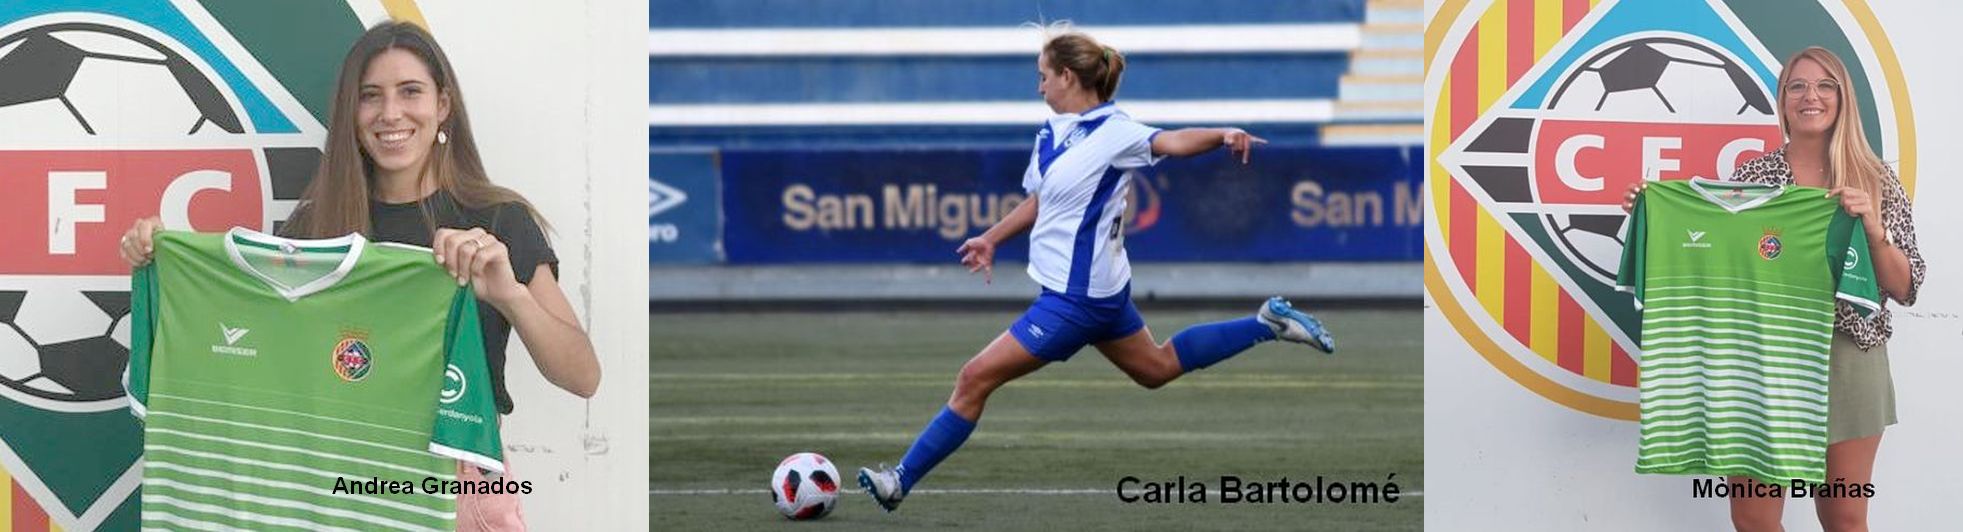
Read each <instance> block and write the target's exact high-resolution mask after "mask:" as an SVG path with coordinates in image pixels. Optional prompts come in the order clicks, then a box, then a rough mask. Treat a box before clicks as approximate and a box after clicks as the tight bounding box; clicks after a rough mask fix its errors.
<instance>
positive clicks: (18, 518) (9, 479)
mask: <svg viewBox="0 0 1963 532" xmlns="http://www.w3.org/2000/svg"><path fill="white" fill-rule="evenodd" d="M4 531H12V532H60V531H61V526H59V525H56V524H54V522H52V521H50V520H49V519H48V512H47V511H46V510H43V509H42V508H41V504H40V503H39V502H36V501H35V500H34V497H32V496H29V495H28V494H27V490H25V489H21V487H20V481H18V480H15V479H14V476H13V474H11V473H8V472H7V468H6V467H5V466H0V532H4Z"/></svg>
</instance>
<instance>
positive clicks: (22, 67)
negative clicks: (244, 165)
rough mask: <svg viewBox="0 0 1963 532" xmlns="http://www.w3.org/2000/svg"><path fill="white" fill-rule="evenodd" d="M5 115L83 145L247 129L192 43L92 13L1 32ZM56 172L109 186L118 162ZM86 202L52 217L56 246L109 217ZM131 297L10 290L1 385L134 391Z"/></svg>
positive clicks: (13, 124) (102, 398) (99, 397)
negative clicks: (199, 62)
mask: <svg viewBox="0 0 1963 532" xmlns="http://www.w3.org/2000/svg"><path fill="white" fill-rule="evenodd" d="M0 123H5V124H9V129H13V130H14V132H15V134H16V135H19V134H29V135H33V136H35V138H37V139H39V140H41V141H43V142H46V141H50V140H52V141H56V142H59V141H63V140H68V141H75V142H76V143H77V144H82V145H86V144H89V142H88V140H89V139H90V138H92V137H97V138H100V137H114V138H131V137H135V138H170V137H189V136H198V135H204V136H215V135H220V134H227V133H229V134H237V133H242V132H243V129H242V128H241V125H240V123H239V116H238V114H237V113H235V112H233V110H232V109H231V104H230V103H229V102H228V101H227V100H226V98H225V97H224V95H223V94H221V93H220V92H219V90H218V88H217V87H216V86H215V85H214V84H213V83H212V82H211V81H210V80H208V79H206V78H205V77H204V76H203V75H202V74H201V73H200V72H199V70H198V68H197V66H196V65H194V64H193V63H192V62H191V61H189V60H188V59H186V58H185V57H184V56H183V55H180V54H178V53H177V52H175V51H174V50H172V49H171V48H169V47H166V46H164V45H163V44H161V43H159V42H157V41H156V40H154V39H151V38H149V37H146V36H144V35H141V34H138V33H137V32H134V31H131V30H128V29H124V28H120V27H116V26H111V25H107V24H98V23H87V22H71V23H55V24H48V25H44V26H39V27H34V28H31V29H29V30H27V31H22V32H17V33H13V34H11V35H6V36H4V37H0ZM20 126H25V127H20ZM9 159H13V158H11V157H10V158H9ZM47 159H58V160H63V159H68V158H65V157H60V156H52V155H51V156H50V157H46V158H44V161H45V160H47ZM48 166H65V165H62V164H60V163H57V164H53V165H48ZM98 168H99V166H98ZM76 170H80V171H76ZM56 172H59V173H58V174H57V175H59V176H66V177H68V179H71V180H72V181H83V183H80V185H83V186H81V187H77V188H106V187H107V186H108V183H107V181H108V179H107V178H108V176H107V175H106V172H103V173H100V174H92V173H89V172H88V171H87V169H86V167H69V168H64V169H62V170H58V171H56ZM51 173H55V172H51ZM98 176H99V177H100V179H97V178H96V177H98ZM49 181H50V183H49V184H50V185H52V186H53V187H61V186H64V185H73V184H76V183H73V182H72V181H70V182H67V183H63V182H60V180H59V179H57V178H55V177H51V178H50V180H49ZM51 192H52V191H51ZM57 199H60V198H57ZM63 203H70V204H72V203H77V202H63ZM75 207H83V208H82V209H77V210H80V211H83V212H82V214H83V216H82V217H81V218H83V220H78V219H77V218H70V219H69V220H67V221H65V223H64V222H63V221H56V222H54V223H51V224H50V227H49V228H48V229H49V233H48V235H49V236H48V244H49V246H48V247H49V250H50V252H49V255H50V256H51V257H59V256H61V255H64V254H67V255H72V254H73V253H74V251H75V247H76V242H75V236H74V234H73V232H74V224H75V223H77V221H86V220H85V219H94V218H100V217H101V216H100V213H101V211H100V208H99V207H98V208H97V209H87V208H86V207H88V206H83V205H75ZM51 214H52V213H51ZM88 214H97V216H88ZM63 252H66V253H63ZM128 306H129V296H128V294H127V293H125V292H119V291H107V290H103V291H97V290H75V289H63V288H60V287H52V286H51V287H47V288H39V289H34V290H0V324H4V325H5V327H4V328H0V386H4V387H6V388H8V389H9V390H11V391H13V392H16V393H19V394H25V395H26V396H28V397H32V398H36V399H42V400H46V401H54V402H60V403H68V404H70V405H76V406H80V407H81V408H89V406H81V405H95V406H102V405H107V406H110V407H112V408H113V407H114V406H115V404H116V403H117V402H110V401H107V400H111V399H115V398H117V397H120V396H121V395H122V386H121V383H120V380H119V377H120V372H119V371H116V370H117V369H119V368H121V367H122V365H123V363H124V362H125V361H126V360H127V359H128V356H129V323H128V317H127V315H126V314H127V312H128ZM43 404H47V403H43Z"/></svg>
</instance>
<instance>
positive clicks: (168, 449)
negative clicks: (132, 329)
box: [143, 444, 457, 500]
mask: <svg viewBox="0 0 1963 532" xmlns="http://www.w3.org/2000/svg"><path fill="white" fill-rule="evenodd" d="M158 451H162V452H165V453H177V454H182V455H185V456H190V457H195V458H204V459H207V460H218V461H223V462H231V463H235V464H240V465H249V466H254V467H260V468H265V469H276V470H280V471H289V472H294V473H301V474H306V475H313V476H317V477H320V478H324V479H329V480H332V479H337V478H362V477H367V476H370V475H355V474H350V473H336V472H328V471H321V470H317V469H313V468H307V467H300V466H295V465H288V464H281V463H277V462H267V461H263V460H253V459H250V458H239V457H235V456H227V455H223V454H219V453H207V452H202V451H193V450H190V449H185V448H181V447H173V446H169V445H158V444H146V445H144V446H143V452H144V454H145V455H149V454H152V453H155V452H158ZM150 460H155V458H151V459H150ZM165 460H166V463H170V462H168V461H167V460H168V459H165ZM423 475H424V476H429V473H424V474H423ZM439 478H441V477H439ZM424 496H426V497H433V498H437V499H444V500H455V499H456V498H457V497H456V496H455V495H449V494H440V493H432V494H424Z"/></svg>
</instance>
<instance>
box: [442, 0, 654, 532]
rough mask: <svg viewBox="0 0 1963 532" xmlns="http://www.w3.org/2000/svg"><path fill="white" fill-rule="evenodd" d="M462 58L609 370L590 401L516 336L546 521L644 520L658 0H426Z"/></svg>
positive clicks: (473, 103)
mask: <svg viewBox="0 0 1963 532" xmlns="http://www.w3.org/2000/svg"><path fill="white" fill-rule="evenodd" d="M416 3H417V5H418V6H419V7H421V9H422V13H423V15H424V16H425V18H426V19H427V20H428V22H429V25H430V28H431V30H432V31H433V32H434V33H435V35H436V38H437V41H438V42H439V43H441V44H442V45H443V47H444V50H445V51H446V52H448V53H449V54H450V60H451V62H452V63H453V64H454V65H455V67H456V69H457V73H458V76H459V77H460V84H461V85H462V86H463V89H464V91H465V97H466V98H467V103H468V104H469V106H470V111H471V115H472V116H471V118H472V120H473V121H474V122H475V124H474V127H475V133H476V135H477V141H478V143H479V145H480V146H481V147H482V149H483V151H484V159H485V161H484V162H485V164H486V165H487V166H488V167H489V171H490V173H491V177H492V179H493V180H494V181H496V182H497V183H499V184H502V185H505V186H509V187H512V188H514V189H517V190H518V191H519V192H520V193H523V194H524V195H525V197H527V198H529V199H530V200H531V201H532V202H534V203H535V204H537V206H538V207H539V209H540V210H542V211H543V212H544V215H545V217H546V218H547V219H548V220H549V221H551V222H552V223H553V224H554V225H555V226H556V232H555V233H554V234H553V235H552V243H553V247H554V249H555V251H557V252H558V255H559V260H560V277H561V278H560V283H561V284H562V285H563V286H564V288H565V290H566V295H567V297H568V298H570V299H571V300H572V303H573V308H574V309H575V310H577V311H578V313H579V317H580V320H581V323H582V324H583V325H585V327H586V329H587V332H588V333H589V334H590V335H591V336H592V339H593V345H594V348H595V349H596V350H597V351H598V353H599V356H600V365H601V369H602V371H603V373H604V375H605V377H604V379H603V380H602V381H601V384H600V389H599V394H598V395H596V396H594V397H593V398H592V399H591V400H583V399H579V398H578V397H575V396H573V395H571V394H568V393H566V392H564V391H561V390H559V389H558V388H556V387H554V386H552V385H551V384H548V383H546V382H545V379H544V378H543V377H541V376H540V375H539V372H538V369H537V366H535V365H533V364H532V361H531V359H530V356H529V355H527V354H525V353H524V352H523V349H522V346H521V345H520V343H519V342H518V341H517V337H516V336H515V335H514V336H513V341H512V346H513V349H512V351H511V359H510V362H509V366H508V369H507V374H508V375H509V377H508V380H509V386H510V389H511V395H512V398H513V400H514V402H516V403H517V411H516V412H514V413H513V414H512V415H511V416H510V417H508V418H506V420H505V426H504V442H505V452H506V456H508V457H510V459H511V461H512V468H513V471H514V473H515V474H516V475H517V477H518V478H519V479H523V480H530V481H532V484H533V490H534V491H533V493H532V494H531V495H528V496H526V497H525V502H524V513H525V517H526V521H527V522H528V523H529V524H530V525H531V526H532V527H533V528H534V529H538V530H646V529H647V494H646V490H647V470H648V467H647V464H648V462H647V456H648V454H647V453H648V448H647V404H648V402H647V401H648V396H647V374H648V364H647V321H646V315H647V311H646V307H645V305H646V301H645V299H646V296H645V295H644V294H646V293H647V284H646V283H647V254H646V251H645V250H646V247H645V246H643V245H642V243H643V242H645V241H647V224H646V213H647V206H646V203H645V200H644V199H643V198H644V197H645V192H644V190H645V187H646V185H645V181H646V180H647V157H646V156H645V153H646V151H647V150H646V141H645V140H644V139H645V138H646V136H645V135H646V133H645V131H646V111H645V108H646V105H647V101H646V95H647V62H646V59H645V57H644V56H645V54H646V47H647V42H646V32H647V29H646V28H645V27H644V22H645V20H646V19H647V3H646V2H644V1H634V0H585V1H580V2H520V1H515V0H500V1H492V2H483V1H463V0H441V1H431V0H423V1H419V2H416Z"/></svg>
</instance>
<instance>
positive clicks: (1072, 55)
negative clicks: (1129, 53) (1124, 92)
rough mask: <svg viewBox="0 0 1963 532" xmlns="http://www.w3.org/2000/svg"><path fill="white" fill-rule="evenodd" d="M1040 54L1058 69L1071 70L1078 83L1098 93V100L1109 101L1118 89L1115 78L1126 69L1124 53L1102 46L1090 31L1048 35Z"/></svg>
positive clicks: (1121, 76) (1119, 78)
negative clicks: (1049, 36)
mask: <svg viewBox="0 0 1963 532" xmlns="http://www.w3.org/2000/svg"><path fill="white" fill-rule="evenodd" d="M1043 55H1044V56H1047V57H1049V59H1050V66H1051V67H1052V68H1055V69H1056V70H1057V71H1059V72H1061V71H1065V70H1068V71H1070V73H1071V74H1075V75H1076V76H1077V83H1078V84H1080V85H1082V86H1083V87H1084V88H1085V89H1089V90H1090V91H1091V92H1092V93H1094V94H1096V95H1097V100H1098V101H1099V102H1108V101H1111V97H1112V96H1114V95H1116V94H1117V93H1118V82H1119V81H1120V80H1122V79H1123V76H1124V73H1125V55H1124V54H1122V53H1119V52H1118V49H1116V48H1112V47H1110V46H1105V45H1103V44H1100V43H1098V42H1097V40H1096V39H1092V38H1091V37H1090V36H1089V35H1085V34H1082V33H1077V32H1066V33H1062V34H1060V35H1057V36H1055V37H1051V38H1050V40H1049V42H1048V43H1045V44H1044V45H1043Z"/></svg>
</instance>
